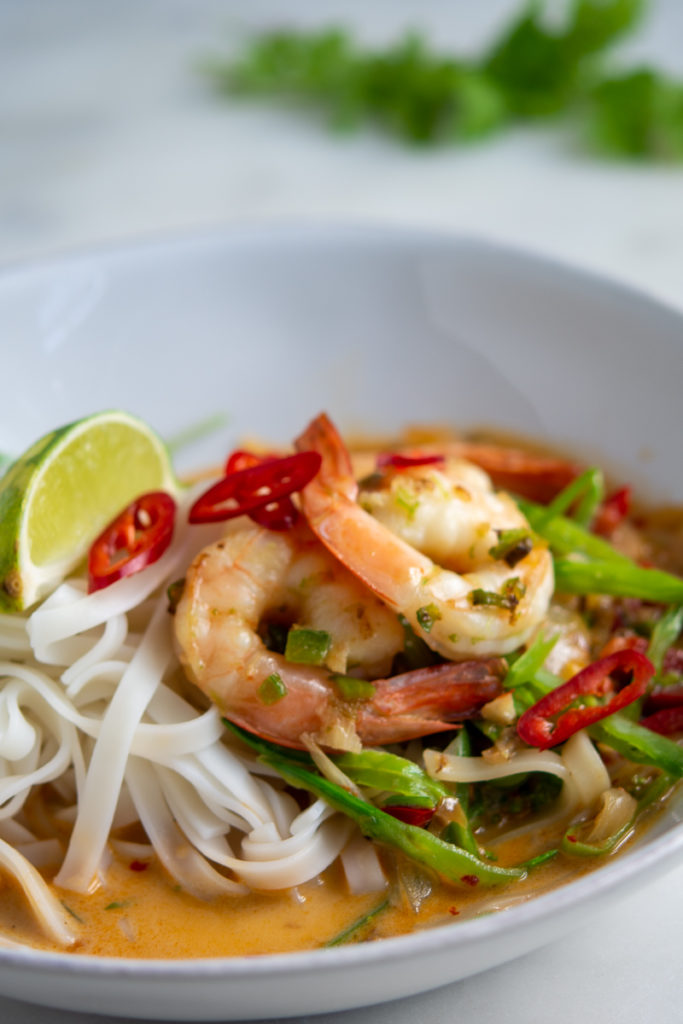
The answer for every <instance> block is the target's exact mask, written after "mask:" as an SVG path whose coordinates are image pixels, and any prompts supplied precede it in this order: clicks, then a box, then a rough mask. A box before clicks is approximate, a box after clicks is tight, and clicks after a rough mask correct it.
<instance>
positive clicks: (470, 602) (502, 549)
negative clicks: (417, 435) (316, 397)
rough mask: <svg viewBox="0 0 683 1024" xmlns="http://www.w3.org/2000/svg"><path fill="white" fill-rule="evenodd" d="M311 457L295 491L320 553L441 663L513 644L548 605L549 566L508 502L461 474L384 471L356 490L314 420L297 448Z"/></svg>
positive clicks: (346, 460) (462, 467) (336, 439)
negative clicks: (309, 470) (308, 473)
mask: <svg viewBox="0 0 683 1024" xmlns="http://www.w3.org/2000/svg"><path fill="white" fill-rule="evenodd" d="M297 447H298V448H299V450H309V451H315V452H317V453H318V454H319V455H320V456H321V457H322V464H321V468H320V471H319V472H318V473H317V475H316V476H315V477H314V479H313V480H311V481H310V483H308V484H307V486H306V487H305V488H304V489H303V491H302V505H303V510H304V514H305V516H306V518H307V520H308V522H309V524H310V526H311V528H312V530H313V531H314V532H315V533H316V534H317V536H318V537H319V538H320V540H321V541H322V542H323V544H325V546H326V547H327V548H328V549H329V551H330V552H331V553H332V554H333V555H334V556H335V558H337V559H338V560H339V561H340V562H341V563H342V564H343V565H345V566H346V568H347V569H349V570H350V571H351V572H352V573H353V574H354V575H356V576H357V577H358V579H359V580H361V581H362V582H363V583H364V584H365V586H366V587H369V589H370V590H371V591H372V592H373V593H374V594H376V595H377V596H378V597H379V598H381V600H382V601H383V602H384V604H386V605H387V606H388V607H389V608H392V609H393V610H394V611H396V612H398V613H400V614H402V615H404V616H405V617H406V619H407V620H408V622H409V623H410V625H411V627H412V628H413V629H414V630H415V631H416V632H418V634H419V635H420V636H422V638H423V639H424V640H425V641H426V643H427V644H428V645H429V646H430V647H432V648H433V649H434V650H435V651H438V653H439V654H441V655H442V656H444V657H446V658H454V659H462V658H463V657H469V658H471V657H478V658H486V657H492V656H496V655H502V654H507V653H509V652H510V651H513V650H515V649H516V648H518V647H519V646H521V645H522V644H524V643H525V642H526V641H527V640H529V638H530V637H531V636H532V634H533V633H534V631H535V630H536V628H537V627H538V626H539V624H540V623H541V622H542V620H543V618H544V616H545V614H546V612H547V610H548V606H549V604H550V600H551V597H552V593H553V585H554V580H553V564H552V558H551V555H550V552H549V551H548V549H547V546H546V544H545V543H544V542H543V541H540V540H538V539H537V538H535V537H534V536H533V534H532V531H531V530H530V528H529V524H528V523H527V521H526V519H525V518H524V516H523V515H522V513H521V512H520V511H519V509H518V508H517V505H516V504H515V502H514V501H513V500H512V499H511V498H510V497H509V496H508V495H507V494H505V493H504V492H496V491H494V490H493V487H492V485H491V482H490V480H489V478H488V477H487V475H486V474H485V473H484V472H483V471H482V470H480V469H478V468H477V467H475V466H473V465H471V464H470V463H467V462H463V461H462V460H457V459H444V460H442V461H441V460H437V461H432V460H430V461H429V463H428V464H427V463H425V462H424V461H420V460H417V461H416V463H415V464H413V465H411V464H410V460H407V463H408V464H401V466H400V469H397V468H396V467H395V466H393V465H391V463H389V464H388V465H386V466H385V467H384V468H383V469H380V470H379V471H378V472H377V473H376V474H373V475H372V476H371V477H370V478H369V480H367V481H366V482H365V484H364V485H363V486H361V488H360V489H359V486H358V484H357V482H356V480H355V478H354V475H353V472H352V468H351V461H350V457H349V454H348V451H347V449H346V447H345V445H344V442H343V441H342V439H341V437H340V435H339V433H338V432H337V430H336V428H335V427H334V425H333V424H332V422H331V421H330V420H329V418H328V417H327V416H325V415H321V416H319V417H318V418H317V419H315V420H314V421H313V422H312V423H311V424H310V425H309V427H308V428H307V429H306V430H305V431H304V433H303V434H302V435H301V436H300V437H299V438H298V440H297Z"/></svg>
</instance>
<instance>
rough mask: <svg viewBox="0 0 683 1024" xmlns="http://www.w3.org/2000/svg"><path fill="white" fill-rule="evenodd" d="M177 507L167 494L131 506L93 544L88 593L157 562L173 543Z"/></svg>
mask: <svg viewBox="0 0 683 1024" xmlns="http://www.w3.org/2000/svg"><path fill="white" fill-rule="evenodd" d="M175 510H176V504H175V501H174V500H173V498H172V497H171V496H170V494H166V492H165V491H150V492H149V493H148V494H143V495H141V497H139V498H137V499H136V500H135V501H133V502H131V504H130V505H128V507H127V508H125V509H124V510H123V511H122V512H120V513H119V515H118V516H117V517H116V518H115V519H113V520H112V522H111V523H109V525H108V526H106V527H105V529H104V530H103V531H102V533H101V534H100V535H99V537H97V539H96V540H95V541H94V542H93V544H92V546H91V548H90V553H89V555H88V593H89V594H92V593H94V592H95V591H96V590H102V589H103V588H104V587H108V586H109V585H110V584H112V583H115V582H116V580H119V579H122V577H124V576H132V575H133V573H136V572H140V571H141V570H142V569H144V568H146V567H147V566H148V565H151V564H152V563H153V562H156V561H157V560H158V559H159V558H161V556H162V555H163V553H164V551H165V550H166V548H167V547H168V546H169V544H170V543H171V540H172V539H173V528H174V525H175Z"/></svg>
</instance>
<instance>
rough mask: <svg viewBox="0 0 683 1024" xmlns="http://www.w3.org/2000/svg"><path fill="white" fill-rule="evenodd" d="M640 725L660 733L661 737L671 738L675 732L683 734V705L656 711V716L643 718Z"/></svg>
mask: <svg viewBox="0 0 683 1024" xmlns="http://www.w3.org/2000/svg"><path fill="white" fill-rule="evenodd" d="M640 724H641V725H644V726H645V728H646V729H652V731H653V732H658V733H659V734H660V736H670V735H671V733H673V732H683V704H679V705H678V706H677V707H670V708H663V709H662V710H661V711H655V713H654V715H648V716H647V718H641V720H640Z"/></svg>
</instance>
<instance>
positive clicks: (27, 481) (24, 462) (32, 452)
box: [0, 412, 181, 612]
mask: <svg viewBox="0 0 683 1024" xmlns="http://www.w3.org/2000/svg"><path fill="white" fill-rule="evenodd" d="M180 489H181V488H180V485H179V484H178V482H177V480H176V478H175V476H174V474H173V469H172V466H171V461H170V457H169V454H168V451H167V449H166V447H165V445H164V443H163V441H162V440H161V439H160V438H159V437H158V436H157V435H156V434H155V433H154V431H153V430H152V429H151V428H150V427H149V426H148V425H147V424H146V423H144V422H143V421H142V420H139V419H137V418H136V417H134V416H131V415H129V414H128V413H125V412H102V413H96V414H95V415H93V416H88V417H86V418H85V419H82V420H78V421H77V422H75V423H69V424H68V425H67V426H65V427H60V428H59V429H58V430H53V431H52V432H51V433H49V434H46V435H45V437H41V438H40V440H38V441H36V443H35V444H33V445H32V446H31V447H30V448H29V449H28V451H26V452H25V453H24V454H23V455H22V456H21V457H20V458H19V459H17V461H16V462H14V463H13V464H12V466H10V468H9V469H8V470H7V472H6V473H5V476H4V477H3V478H2V480H0V611H5V612H9V611H21V610H22V609H25V608H30V607H31V605H32V604H35V602H36V601H38V600H39V599H40V598H41V597H43V596H45V594H47V593H49V592H50V591H51V590H53V589H54V588H55V587H56V586H57V584H58V583H60V582H61V581H62V580H63V579H64V577H65V576H66V575H67V574H68V573H69V572H71V571H72V570H73V569H74V568H75V567H76V566H77V565H78V563H79V562H80V561H81V560H82V559H83V558H84V556H85V555H86V554H87V552H88V549H89V547H90V545H91V544H92V542H93V540H94V539H95V538H96V537H97V536H98V534H99V533H101V531H102V530H103V529H104V527H105V526H106V525H107V523H109V522H111V520H112V519H113V518H114V516H116V515H117V514H118V513H119V512H120V511H121V510H122V509H123V508H125V507H126V505H128V504H130V502H131V501H133V500H134V499H135V498H137V497H139V496H140V495H141V494H144V493H145V492H147V491H156V490H162V491H167V492H168V493H169V494H171V495H173V496H175V495H177V494H178V492H179V491H180Z"/></svg>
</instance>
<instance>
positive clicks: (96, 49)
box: [0, 0, 683, 1024]
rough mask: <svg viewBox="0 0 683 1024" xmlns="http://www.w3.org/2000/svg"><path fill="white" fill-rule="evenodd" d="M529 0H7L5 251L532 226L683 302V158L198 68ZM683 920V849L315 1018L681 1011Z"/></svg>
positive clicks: (3, 23) (632, 1020) (454, 40)
mask: <svg viewBox="0 0 683 1024" xmlns="http://www.w3.org/2000/svg"><path fill="white" fill-rule="evenodd" d="M245 6H246V10H245V9H244V8H245ZM514 6H515V4H511V3H510V0H488V2H481V3H479V4H472V3H471V2H469V0H452V2H450V3H449V2H445V0H441V2H438V0H429V2H423V3H421V4H417V3H409V2H407V0H396V2H391V0H375V2H374V3H371V4H369V3H363V2H361V0H318V2H317V3H313V2H310V3H308V4H306V3H304V2H301V0H299V2H290V3H284V2H277V0H260V2H259V3H252V4H251V5H243V4H241V3H239V2H234V0H225V2H219V0H195V2H191V0H165V2H162V0H147V2H135V0H119V2H117V3H116V4H107V3H105V2H104V0H100V2H93V0H53V2H49V0H21V2H12V0H4V2H2V3H0V67H2V70H3V87H2V89H1V90H0V264H5V265H9V264H12V263H13V262H15V261H17V260H19V261H22V260H27V259H33V258H37V257H43V256H46V255H51V254H56V253H59V252H60V251H63V250H64V249H65V248H70V247H74V246H78V247H82V246H87V245H90V244H101V243H109V242H111V241H114V240H119V239H130V238H132V237H138V236H143V235H144V236H149V235H150V234H157V233H165V232H173V231H176V230H182V231H186V230H188V229H191V228H192V227H195V226H206V225H215V224H223V225H225V224H230V223H231V222H235V221H238V220H239V221H241V222H243V221H245V220H255V221H259V222H263V221H269V220H283V219H284V220H292V219H308V220H311V219H313V220H316V221H321V220H334V221H339V220H349V219H351V220H354V221H367V220H372V221H373V222H375V223H376V222H380V223H392V224H397V223H400V224H421V225H435V226H438V227H439V228H444V227H445V228H449V229H453V230H456V231H464V232H467V233H476V234H479V235H484V236H486V237H489V238H495V239H500V240H504V241H507V242H512V243H514V244H517V245H521V246H524V247H529V248H532V249H535V250H537V251H541V252H545V253H549V254H552V255H553V256H556V257H559V258H561V259H564V260H567V261H570V262H572V263H578V264H580V265H582V266H586V267H589V268H592V269H595V270H597V271H599V272H601V273H603V274H607V275H610V276H614V277H617V278H620V279H622V280H626V281H628V282H631V283H634V284H636V285H638V286H639V287H641V288H643V289H645V290H647V291H648V292H650V293H652V294H654V295H657V296H659V297H661V298H662V299H664V300H665V301H667V302H670V303H672V304H675V305H678V306H679V307H683V170H681V169H680V168H679V169H675V168H656V167H646V166H637V165H628V164H626V165H624V164H614V163H609V162H599V161H597V160H595V159H593V158H591V157H590V156H588V155H587V154H586V153H584V152H583V151H581V149H580V147H579V146H578V145H577V142H576V139H575V138H574V137H573V135H572V132H571V131H570V130H569V129H566V130H565V129H559V128H553V129H548V128H545V127H543V128H541V127H539V128H535V129H533V130H532V129H525V130H512V131H509V132H507V133H506V134H505V135H504V136H502V137H500V138H499V139H496V140H493V141H491V142H489V143H487V144H485V145H483V146H479V147H476V148H471V149H465V150H460V151H457V150H453V149H442V150H438V151H435V152H429V151H415V150H406V149H401V148H399V147H398V146H396V145H395V144H394V143H392V142H391V141H388V140H386V139H383V138H379V137H377V136H375V135H374V134H372V133H370V132H363V133H361V134H359V135H357V136H354V137H351V138H349V139H345V138H342V139H339V138H335V137H329V136H327V135H325V133H324V132H321V131H320V130H319V128H318V127H317V126H316V124H315V122H314V121H313V120H311V119H306V118H303V117H299V116H297V115H295V114H290V113H287V112H283V111H279V110H274V109H272V108H269V107H260V106H257V105H254V104H232V105H228V104H226V103H224V102H221V101H219V100H217V99H216V97H215V96H214V95H212V93H211V92H210V91H209V89H208V88H207V87H206V85H205V83H204V81H203V79H202V78H201V76H199V75H198V74H197V72H196V64H197V62H198V60H199V59H201V57H202V56H203V55H204V54H206V53H213V52H216V51H222V50H224V49H225V50H226V51H227V49H228V48H229V47H230V46H235V45H237V44H238V42H239V39H240V38H243V36H244V35H245V34H246V33H248V32H249V31H250V30H251V29H253V28H258V27H264V26H269V25H272V24H273V23H281V22H283V21H285V20H290V21H291V20H296V21H298V22H300V23H305V24H308V25H318V24H325V23H327V22H329V21H330V20H337V21H339V20H341V19H343V20H345V21H348V22H350V23H351V24H353V25H355V26H356V28H357V30H358V32H359V34H361V35H362V36H363V38H366V39H368V40H372V41H376V40H381V39H388V38H391V37H393V36H395V35H396V34H397V33H398V32H399V31H402V30H403V29H404V28H405V27H407V26H411V25H413V26H418V27H422V28H424V29H425V30H426V31H428V32H429V33H430V34H431V35H432V36H433V37H434V38H437V39H438V40H439V41H440V42H441V43H442V44H443V45H444V46H446V45H458V46H461V47H462V48H465V49H466V48H468V47H474V46H477V45H479V43H480V42H481V41H482V40H483V39H484V38H485V37H486V35H487V33H490V32H491V30H492V29H493V28H494V27H495V26H496V25H498V24H500V21H501V19H502V18H504V17H505V16H506V14H507V12H509V11H510V9H511V8H512V7H514ZM682 42H683V4H681V3H680V2H679V0H659V2H655V3H653V4H652V13H651V17H650V19H649V22H648V24H647V25H646V26H645V28H644V30H643V33H642V35H641V37H640V38H639V40H638V42H637V43H631V44H629V46H628V47H624V48H623V50H622V53H623V54H624V56H630V57H632V58H633V59H635V58H643V59H645V58H652V57H656V58H657V59H659V60H660V61H662V62H664V63H665V64H666V65H667V66H668V67H669V68H670V69H671V70H672V71H675V72H677V73H678V74H679V75H681V76H683V57H681V53H683V49H682V47H681V43H682ZM7 343H8V342H7V340H6V339H3V340H2V342H0V344H2V345H4V344H7ZM682 343H683V338H682ZM681 920H683V868H679V869H678V870H676V871H674V872H673V873H672V874H670V875H669V876H668V877H667V878H665V879H662V880H660V881H658V882H656V883H655V884H653V885H652V886H650V887H649V888H646V889H645V890H643V891H642V892H641V893H639V894H638V895H636V896H633V897H631V898H629V899H627V900H626V901H624V902H623V903H622V904H621V905H620V906H619V907H617V908H615V909H613V910H610V911H609V912H607V913H604V914H603V915H602V916H601V918H600V919H599V921H598V922H597V924H596V925H595V926H594V927H592V928H591V929H590V930H588V929H584V930H583V931H579V932H577V933H576V934H574V935H572V936H570V937H568V938H566V939H564V940H562V941H560V942H556V943H554V944H552V945H551V946H549V947H547V948H545V949H543V950H540V951H538V952H536V953H533V954H530V955H527V956H525V957H524V958H523V959H521V960H519V961H517V962H515V963H511V964H509V965H506V966H503V967H500V968H498V969H495V970H492V971H489V972H487V973H486V974H483V975H480V976H477V977H474V978H471V979H469V980H467V981H464V982H460V983H458V984H456V985H452V986H449V987H447V988H445V989H441V990H439V991H437V992H433V993H431V994H428V995H426V996H421V997H419V998H414V999H408V1000H403V1001H401V1002H399V1003H395V1004H389V1005H385V1006H382V1007H377V1008H373V1009H372V1010H365V1011H364V1010H358V1011H353V1012H349V1013H345V1014H340V1015H334V1016H332V1015H330V1016H329V1017H315V1018H311V1022H312V1024H322V1022H323V1021H326V1022H327V1021H329V1022H331V1021H332V1020H334V1021H335V1022H336V1024H360V1022H361V1021H369V1020H372V1021H374V1022H376V1024H384V1022H387V1024H388V1022H389V1021H391V1022H392V1024H408V1022H413V1021H415V1020H416V1019H419V1020H424V1021H433V1022H435V1024H441V1022H444V1024H445V1022H446V1021H452V1020H454V1019H466V1020H476V1021H477V1024H491V1022H494V1021H496V1022H498V1021H501V1020H504V1021H505V1022H506V1024H522V1022H524V1024H535V1022H538V1024H541V1022H543V1024H546V1022H548V1021H594V1020H596V1021H597V1020H599V1021H601V1022H602V1024H611V1022H616V1021H619V1022H620V1024H642V1022H649V1021H653V1022H654V1021H656V1022H658V1024H674V1022H677V1021H680V1020H681V1019H682V1017H683V1010H682V1009H681V990H680V982H679V973H678V967H679V962H680V957H681V953H682V952H683V940H682V939H681V927H680V922H681ZM108 1009H110V1010H111V1011H115V1007H109V1008H108ZM96 1019H97V1020H100V1021H104V1020H105V1018H94V1017H92V1018H91V1017H80V1016H79V1015H73V1014H70V1013H69V1014H67V1013H64V1012H60V1011H47V1010H43V1009H39V1008H36V1007H31V1006H27V1005H22V1004H19V1003H16V1002H14V1001H11V1000H7V999H3V998H2V997H0V1020H2V1022H3V1024H34V1022H38V1021H40V1022H41V1024H66V1021H67V1020H68V1021H72V1020H74V1021H76V1020H83V1021H86V1020H93V1021H95V1020H96ZM106 1019H107V1020H113V1018H106Z"/></svg>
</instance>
